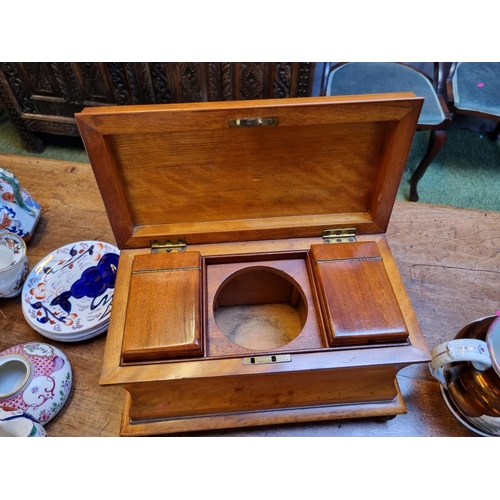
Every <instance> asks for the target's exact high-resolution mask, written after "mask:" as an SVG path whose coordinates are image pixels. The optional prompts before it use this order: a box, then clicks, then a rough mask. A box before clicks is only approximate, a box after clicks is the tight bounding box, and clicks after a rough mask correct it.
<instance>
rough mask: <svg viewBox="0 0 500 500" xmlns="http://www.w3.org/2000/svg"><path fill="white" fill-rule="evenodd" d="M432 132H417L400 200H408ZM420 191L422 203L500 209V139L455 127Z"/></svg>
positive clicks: (450, 130)
mask: <svg viewBox="0 0 500 500" xmlns="http://www.w3.org/2000/svg"><path fill="white" fill-rule="evenodd" d="M429 134H430V132H428V131H421V132H417V133H416V134H415V137H414V139H413V144H412V148H411V151H410V156H409V158H408V162H407V164H406V168H405V173H404V175H403V179H402V181H401V185H400V187H399V192H398V196H397V199H398V200H408V197H409V193H410V184H409V179H410V177H411V174H412V173H413V172H414V170H415V169H416V168H417V165H418V164H419V162H420V161H421V160H422V158H423V156H424V154H425V151H426V148H427V145H428V141H429ZM418 194H419V203H420V202H423V203H431V204H436V205H448V206H454V207H462V208H476V209H479V210H495V211H499V212H500V196H499V194H500V141H497V142H492V141H490V140H489V139H488V137H487V136H486V134H482V133H479V132H475V131H473V130H468V129H462V128H455V127H451V128H450V129H449V130H448V139H447V141H446V143H445V145H444V147H443V149H442V150H441V152H440V153H439V155H438V156H437V158H436V159H435V160H434V161H433V162H432V163H431V164H430V165H429V167H428V168H427V171H426V173H425V175H424V176H423V177H422V179H420V182H419V184H418Z"/></svg>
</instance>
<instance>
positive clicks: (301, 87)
mask: <svg viewBox="0 0 500 500" xmlns="http://www.w3.org/2000/svg"><path fill="white" fill-rule="evenodd" d="M315 64H316V63H310V62H308V63H298V65H299V75H298V78H297V79H298V87H297V92H296V96H297V97H308V96H310V95H311V91H312V84H313V80H314V66H315Z"/></svg>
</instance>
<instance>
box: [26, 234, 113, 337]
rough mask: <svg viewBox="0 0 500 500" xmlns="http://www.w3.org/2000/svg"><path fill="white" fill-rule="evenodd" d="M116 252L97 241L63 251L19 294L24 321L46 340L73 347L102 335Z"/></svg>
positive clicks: (45, 260)
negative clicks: (20, 295)
mask: <svg viewBox="0 0 500 500" xmlns="http://www.w3.org/2000/svg"><path fill="white" fill-rule="evenodd" d="M119 254H120V251H119V250H118V249H117V248H116V247H115V246H113V245H111V244H109V243H104V242H101V241H80V242H77V243H71V244H69V245H65V246H63V247H61V248H58V249H57V250H55V251H53V252H52V253H50V254H49V255H47V256H46V257H45V258H43V259H42V260H41V261H40V262H39V263H38V264H37V265H36V266H35V267H34V268H33V269H32V271H31V272H30V274H29V275H28V277H27V278H26V281H25V283H24V287H23V292H22V309H23V314H24V317H25V319H26V321H27V322H28V323H29V324H30V325H31V326H32V328H33V329H35V330H36V331H37V332H39V333H40V334H41V335H44V336H45V337H47V338H50V339H52V340H58V341H61V342H65V341H67V342H75V341H78V340H85V339H88V338H91V337H93V336H96V335H99V334H101V333H102V332H104V331H105V330H106V329H107V326H108V323H109V317H110V314H111V306H112V301H113V294H114V287H115V279H116V270H117V267H118V258H119Z"/></svg>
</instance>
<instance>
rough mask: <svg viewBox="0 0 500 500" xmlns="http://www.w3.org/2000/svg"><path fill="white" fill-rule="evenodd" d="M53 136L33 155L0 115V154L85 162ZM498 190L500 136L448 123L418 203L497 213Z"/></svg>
mask: <svg viewBox="0 0 500 500" xmlns="http://www.w3.org/2000/svg"><path fill="white" fill-rule="evenodd" d="M0 118H2V117H0ZM428 138H429V132H428V131H422V132H417V133H416V134H415V138H414V140H413V145H412V149H411V151H410V156H409V158H408V163H407V165H406V169H405V173H404V176H403V179H402V182H401V185H400V187H399V192H398V196H397V199H398V200H408V195H409V191H410V185H409V178H410V176H411V174H412V173H413V171H414V170H415V168H416V167H417V165H418V163H419V162H420V160H421V159H422V157H423V155H424V153H425V150H426V148H427V144H428ZM54 139H55V140H57V142H58V143H59V144H56V143H48V146H47V149H46V150H45V151H44V152H43V153H42V154H40V155H34V154H32V153H29V152H27V151H26V150H25V148H24V147H23V144H22V142H21V139H20V137H19V135H18V133H17V131H16V129H15V128H14V126H13V125H12V123H11V122H10V121H9V120H8V119H7V118H6V116H5V115H3V118H2V119H0V153H3V154H13V155H24V156H37V157H40V158H51V159H58V160H66V161H77V162H88V161H89V160H88V157H87V154H86V152H85V149H84V148H83V146H82V145H78V144H74V143H75V142H77V141H75V140H74V138H72V139H71V141H69V140H68V139H65V138H62V137H61V138H57V137H55V138H54ZM0 166H1V165H0ZM499 193H500V141H497V142H496V143H493V142H491V141H490V140H489V139H488V138H487V136H486V135H485V134H484V135H483V134H481V133H479V132H475V131H473V130H468V129H462V128H454V127H453V126H452V127H451V128H450V129H449V131H448V140H447V141H446V143H445V145H444V147H443V149H442V150H441V152H440V153H439V155H438V157H437V158H436V159H435V160H434V162H433V163H431V165H430V166H429V168H428V169H427V172H426V173H425V175H424V176H423V177H422V179H421V180H420V183H419V185H418V194H419V197H420V201H419V202H422V203H431V204H436V205H448V206H454V207H462V208H476V209H479V210H494V211H499V212H500V196H499Z"/></svg>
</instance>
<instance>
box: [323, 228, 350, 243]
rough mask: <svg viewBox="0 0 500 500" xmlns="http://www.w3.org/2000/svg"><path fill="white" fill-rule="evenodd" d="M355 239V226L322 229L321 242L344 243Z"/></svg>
mask: <svg viewBox="0 0 500 500" xmlns="http://www.w3.org/2000/svg"><path fill="white" fill-rule="evenodd" d="M351 241H356V228H355V227H354V228H353V227H350V228H346V229H325V230H324V231H323V243H346V242H351Z"/></svg>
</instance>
